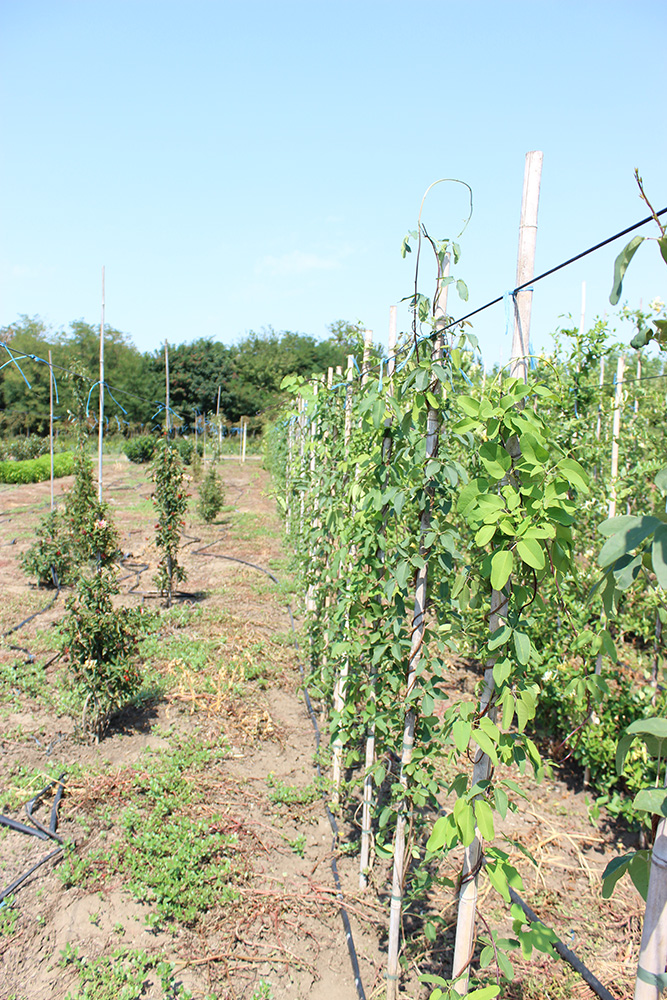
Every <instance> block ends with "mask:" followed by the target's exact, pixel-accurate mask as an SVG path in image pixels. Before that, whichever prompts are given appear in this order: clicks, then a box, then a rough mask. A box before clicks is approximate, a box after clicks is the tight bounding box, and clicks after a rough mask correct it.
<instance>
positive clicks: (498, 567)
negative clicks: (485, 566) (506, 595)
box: [491, 549, 514, 590]
mask: <svg viewBox="0 0 667 1000" xmlns="http://www.w3.org/2000/svg"><path fill="white" fill-rule="evenodd" d="M513 565H514V559H513V557H512V553H511V552H508V551H507V550H506V549H501V550H500V551H499V552H494V554H493V555H492V557H491V586H492V587H493V589H494V590H502V589H503V587H504V586H505V584H506V583H507V581H508V580H509V578H510V576H511V573H512V567H513Z"/></svg>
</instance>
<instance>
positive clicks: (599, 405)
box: [595, 355, 604, 441]
mask: <svg viewBox="0 0 667 1000" xmlns="http://www.w3.org/2000/svg"><path fill="white" fill-rule="evenodd" d="M603 385H604V355H602V357H601V358H600V385H599V387H600V402H599V403H598V422H597V426H596V428H595V440H596V441H599V440H600V430H601V428H602V387H603Z"/></svg>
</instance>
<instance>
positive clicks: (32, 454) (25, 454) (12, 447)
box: [0, 434, 49, 462]
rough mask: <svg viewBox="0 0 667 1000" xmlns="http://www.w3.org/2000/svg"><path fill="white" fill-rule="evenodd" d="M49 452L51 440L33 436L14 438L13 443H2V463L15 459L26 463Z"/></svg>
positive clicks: (0, 449) (0, 454)
mask: <svg viewBox="0 0 667 1000" xmlns="http://www.w3.org/2000/svg"><path fill="white" fill-rule="evenodd" d="M48 450H49V439H48V438H47V437H46V438H45V437H39V435H38V434H31V435H30V437H19V438H14V439H13V440H12V441H0V461H2V462H7V461H9V460H11V459H13V460H14V461H16V462H25V461H26V460H27V459H29V458H39V456H40V455H44V454H45V453H46V452H47V451H48Z"/></svg>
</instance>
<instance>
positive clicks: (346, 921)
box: [194, 541, 366, 1000]
mask: <svg viewBox="0 0 667 1000" xmlns="http://www.w3.org/2000/svg"><path fill="white" fill-rule="evenodd" d="M215 544H216V543H215V541H213V542H209V543H208V545H204V546H202V548H201V549H195V550H194V555H202V556H209V557H210V558H212V559H226V560H228V561H229V562H237V563H241V564H242V565H243V566H250V567H251V568H252V569H256V570H258V571H259V572H260V573H264V575H265V576H268V577H269V579H271V580H273V582H274V583H279V580H278V578H277V577H275V576H274V575H273V573H271V572H270V571H269V570H268V569H264V567H263V566H258V565H257V563H251V562H248V560H247V559H239V558H237V557H236V556H222V555H219V554H218V553H217V552H206V551H205V549H210V547H211V546H212V545H215ZM287 608H288V611H289V616H290V624H291V628H292V635H293V638H294V646H295V648H296V649H299V648H300V647H299V642H298V640H297V637H296V629H295V627H294V615H293V614H292V607H291V605H290V604H288V605H287ZM299 670H300V672H301V677H302V680H303V694H304V698H305V702H306V707H307V709H308V714H309V715H310V719H311V722H312V724H313V729H314V730H315V747H316V750H318V751H319V748H320V742H321V739H322V736H321V733H320V727H319V726H318V724H317V718H316V717H315V713H314V711H313V706H312V703H311V701H310V695H309V694H308V688H307V687H306V683H305V674H304V670H303V664H302V663H301V661H299ZM315 767H316V770H317V775H318V777H319V778H321V777H322V769H321V768H320V764H319V760H318V761H317V763H316V765H315ZM322 798H323V800H324V808H325V810H326V814H327V817H328V819H329V824H330V826H331V831H332V833H333V843H332V845H331V855H332V856H331V872H332V874H333V878H334V885H335V886H336V896H337V898H338V903H339V908H340V916H341V920H342V921H343V928H344V930H345V941H346V943H347V950H348V953H349V955H350V962H351V964H352V972H353V974H354V985H355V986H356V988H357V996H358V997H359V1000H366V994H365V992H364V987H363V984H362V982H361V971H360V969H359V959H358V958H357V950H356V948H355V946H354V938H353V936H352V925H351V924H350V918H349V916H348V914H347V910H346V909H345V907H344V905H343V887H342V885H341V881H340V875H339V874H338V865H337V863H336V856H335V852H336V849H337V847H338V836H339V830H338V824H337V823H336V819H335V817H334V815H333V813H332V812H331V810H330V809H329V804H328V802H327V800H326V798H325V795H324V792H323V793H322Z"/></svg>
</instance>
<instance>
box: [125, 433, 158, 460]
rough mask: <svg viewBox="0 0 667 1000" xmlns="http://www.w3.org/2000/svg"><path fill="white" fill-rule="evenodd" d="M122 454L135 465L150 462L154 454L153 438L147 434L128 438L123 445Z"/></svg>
mask: <svg viewBox="0 0 667 1000" xmlns="http://www.w3.org/2000/svg"><path fill="white" fill-rule="evenodd" d="M123 453H124V454H125V455H126V456H127V457H128V458H129V460H130V462H134V463H136V464H137V465H141V464H142V463H144V462H150V461H151V459H152V458H153V455H154V454H155V438H154V437H151V436H150V435H149V434H143V435H141V436H140V437H135V438H130V440H129V441H126V442H125V444H124V445H123Z"/></svg>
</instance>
